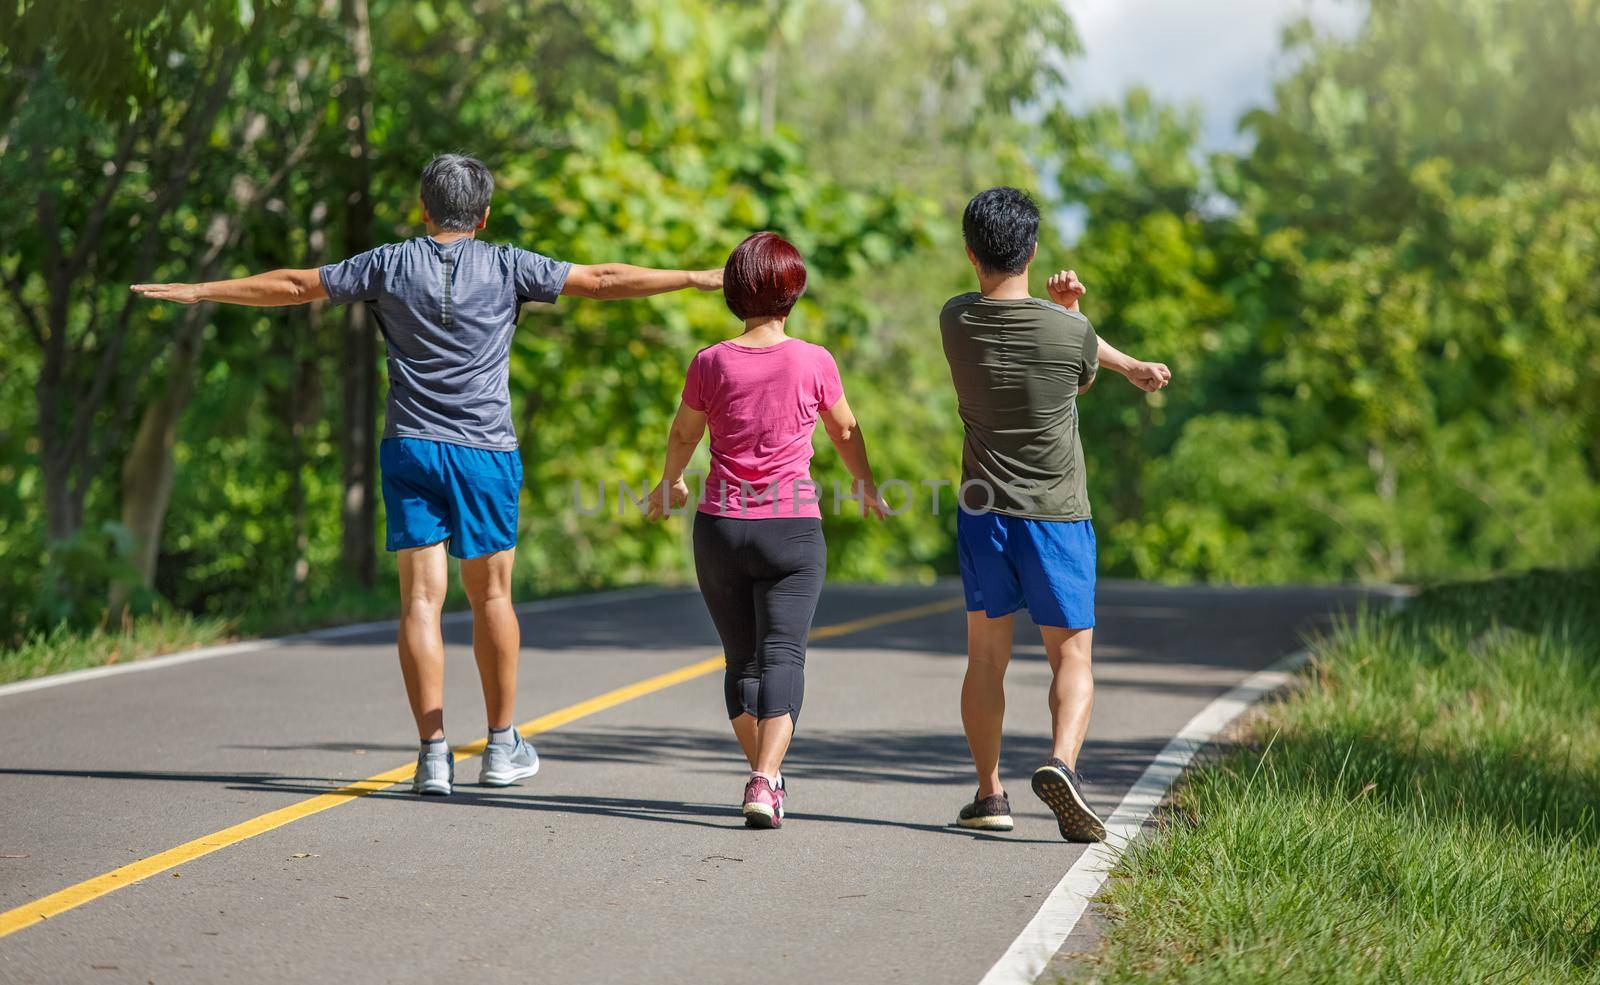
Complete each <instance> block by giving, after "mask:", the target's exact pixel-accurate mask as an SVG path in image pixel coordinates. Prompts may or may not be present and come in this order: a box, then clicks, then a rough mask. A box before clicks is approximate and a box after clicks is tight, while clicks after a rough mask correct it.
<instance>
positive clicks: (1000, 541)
mask: <svg viewBox="0 0 1600 985" xmlns="http://www.w3.org/2000/svg"><path fill="white" fill-rule="evenodd" d="M956 548H957V551H958V552H959V553H960V555H961V587H962V589H963V590H965V592H966V596H967V611H968V612H979V611H981V612H983V613H984V615H986V616H988V617H989V618H990V619H999V618H1000V617H1001V616H1008V615H1010V614H1011V613H1013V612H1016V611H1017V610H1018V609H1020V608H1022V607H1023V606H1024V605H1026V606H1027V607H1028V616H1029V617H1030V618H1032V619H1033V622H1034V625H1036V626H1054V627H1057V628H1060V629H1088V628H1090V627H1092V626H1093V625H1094V567H1095V548H1094V526H1093V524H1091V523H1090V522H1089V521H1088V520H1025V519H1023V518H1022V517H1018V516H1006V515H1005V514H1003V513H968V512H967V511H966V510H960V511H958V515H957V517H956Z"/></svg>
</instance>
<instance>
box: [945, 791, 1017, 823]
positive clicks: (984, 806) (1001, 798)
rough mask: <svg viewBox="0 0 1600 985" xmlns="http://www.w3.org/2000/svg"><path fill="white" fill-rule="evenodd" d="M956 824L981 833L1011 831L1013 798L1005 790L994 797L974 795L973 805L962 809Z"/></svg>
mask: <svg viewBox="0 0 1600 985" xmlns="http://www.w3.org/2000/svg"><path fill="white" fill-rule="evenodd" d="M956 824H957V826H959V827H963V828H975V829H977V830H979V831H1010V830H1011V828H1012V824H1011V798H1010V797H1007V796H1006V794H1005V791H1004V790H1002V791H1000V792H999V793H997V794H995V795H994V796H992V797H979V796H977V795H976V794H974V795H973V798H972V803H970V804H968V805H967V806H965V807H963V808H961V813H960V814H959V815H957V816H956Z"/></svg>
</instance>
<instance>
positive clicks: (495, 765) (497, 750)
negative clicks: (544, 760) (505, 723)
mask: <svg viewBox="0 0 1600 985" xmlns="http://www.w3.org/2000/svg"><path fill="white" fill-rule="evenodd" d="M512 734H513V735H515V736H516V737H517V741H516V744H515V745H513V744H511V743H509V742H507V743H500V742H491V743H489V744H488V745H487V746H485V747H484V749H483V766H482V767H481V768H480V769H479V771H478V782H479V783H481V784H483V785H484V786H486V787H509V786H511V785H512V784H513V783H516V782H517V781H518V780H526V779H527V778H528V777H530V776H532V775H534V774H535V773H537V772H539V751H538V750H537V749H535V748H533V743H531V742H529V741H528V740H527V739H524V738H523V737H522V733H521V732H513V733H512Z"/></svg>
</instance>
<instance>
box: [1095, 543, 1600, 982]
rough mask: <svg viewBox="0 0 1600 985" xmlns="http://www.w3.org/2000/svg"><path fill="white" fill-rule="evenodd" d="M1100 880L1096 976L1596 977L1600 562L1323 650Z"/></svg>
mask: <svg viewBox="0 0 1600 985" xmlns="http://www.w3.org/2000/svg"><path fill="white" fill-rule="evenodd" d="M1314 655H1315V660H1314V663H1313V666H1312V668H1311V671H1310V676H1311V680H1310V681H1309V682H1308V686H1307V687H1306V688H1304V689H1302V690H1301V691H1299V692H1297V693H1295V694H1293V695H1291V696H1290V697H1288V698H1287V699H1285V700H1284V701H1282V702H1280V703H1277V704H1274V705H1272V706H1270V707H1269V708H1267V709H1265V710H1264V712H1263V713H1262V714H1261V715H1260V716H1258V717H1257V718H1256V719H1255V720H1254V721H1253V722H1252V723H1251V724H1250V726H1249V727H1248V731H1247V733H1246V736H1245V739H1244V741H1243V742H1242V743H1241V744H1240V745H1238V746H1236V747H1234V748H1232V749H1230V750H1228V751H1226V752H1224V753H1222V754H1221V755H1219V756H1217V757H1216V758H1214V759H1213V760H1212V761H1210V762H1209V763H1208V764H1207V765H1205V766H1204V767H1203V768H1200V769H1198V770H1196V771H1195V772H1194V773H1192V774H1191V775H1190V776H1189V777H1188V778H1187V779H1186V780H1185V782H1184V783H1183V784H1182V785H1181V787H1180V789H1179V790H1178V791H1177V793H1176V795H1175V797H1174V801H1173V805H1172V810H1171V811H1170V812H1169V813H1168V814H1167V815H1166V817H1165V818H1164V819H1163V821H1162V824H1161V826H1160V828H1159V829H1158V830H1157V831H1156V832H1155V833H1154V835H1153V836H1152V837H1149V838H1148V839H1146V840H1144V841H1142V842H1141V843H1139V844H1138V845H1137V846H1136V847H1135V848H1134V849H1133V850H1132V851H1131V852H1130V853H1129V854H1128V855H1127V856H1126V857H1125V859H1124V861H1123V862H1122V864H1121V865H1120V866H1119V868H1118V870H1117V872H1116V873H1115V874H1114V877H1113V879H1112V881H1111V882H1110V884H1109V886H1108V889H1107V892H1106V894H1105V899H1104V901H1105V904H1106V906H1107V910H1108V914H1109V917H1110V924H1111V926H1110V928H1109V930H1108V933H1107V939H1106V941H1105V943H1104V946H1103V949H1102V950H1101V952H1100V953H1099V954H1098V955H1097V956H1096V957H1095V958H1094V960H1093V961H1092V962H1091V964H1090V972H1091V975H1092V977H1094V978H1095V979H1096V980H1098V981H1102V982H1229V983H1238V982H1308V983H1309V982H1316V983H1341V982H1426V983H1433V982H1438V983H1458V982H1563V981H1583V982H1596V981H1600V823H1597V818H1596V811H1597V810H1600V572H1594V571H1589V572H1577V573H1548V572H1541V573H1535V574H1530V575H1525V576H1519V577H1515V578H1508V579H1501V580H1496V581H1489V582H1482V583H1475V584H1465V585H1453V586H1446V587H1442V588H1438V589H1435V590H1432V591H1429V592H1427V593H1425V594H1423V595H1422V596H1421V597H1420V598H1418V599H1417V600H1415V602H1414V603H1413V604H1412V606H1411V607H1410V608H1409V609H1407V610H1406V611H1405V612H1403V613H1400V614H1397V615H1384V616H1367V617H1363V618H1360V619H1358V620H1355V621H1354V622H1353V623H1352V624H1351V625H1348V626H1346V627H1344V628H1342V629H1341V630H1339V631H1338V632H1336V633H1334V634H1333V635H1332V636H1331V637H1330V638H1329V639H1327V640H1325V641H1323V642H1321V643H1320V644H1318V645H1317V646H1316V647H1314Z"/></svg>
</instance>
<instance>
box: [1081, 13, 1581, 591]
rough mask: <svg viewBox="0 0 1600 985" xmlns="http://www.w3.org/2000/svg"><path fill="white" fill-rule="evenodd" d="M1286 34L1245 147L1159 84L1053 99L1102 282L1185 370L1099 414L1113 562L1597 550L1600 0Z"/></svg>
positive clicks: (1126, 330) (1224, 567)
mask: <svg viewBox="0 0 1600 985" xmlns="http://www.w3.org/2000/svg"><path fill="white" fill-rule="evenodd" d="M1292 41H1293V42H1294V45H1295V48H1296V51H1295V54H1296V57H1297V66H1298V67H1297V68H1296V69H1295V70H1294V71H1293V72H1292V73H1290V74H1289V75H1288V76H1287V77H1286V78H1284V79H1283V80H1282V82H1281V83H1280V84H1279V85H1278V87H1277V92H1276V96H1275V100H1274V103H1273V105H1272V106H1271V107H1269V108H1266V109H1262V110H1259V111H1257V112H1255V113H1252V114H1251V115H1250V116H1248V117H1247V118H1246V120H1245V124H1246V127H1247V129H1248V130H1249V131H1250V132H1251V133H1252V134H1253V135H1254V137H1255V146H1254V148H1253V149H1252V150H1251V151H1249V152H1247V153H1245V154H1243V155H1242V156H1240V157H1237V158H1229V157H1223V158H1218V159H1215V160H1212V161H1210V162H1207V166H1206V167H1204V168H1200V167H1198V166H1197V165H1196V163H1195V162H1196V161H1197V160H1198V155H1197V154H1196V152H1195V149H1194V143H1193V126H1192V124H1190V123H1187V122H1186V121H1185V119H1184V118H1183V117H1182V116H1180V115H1177V114H1175V113H1173V112H1172V111H1170V110H1166V109H1164V108H1161V107H1154V106H1152V105H1151V104H1150V103H1149V101H1148V100H1147V99H1146V98H1145V97H1144V96H1143V95H1142V94H1138V93H1135V94H1134V95H1133V96H1132V97H1130V99H1129V100H1128V102H1127V105H1126V106H1125V107H1122V108H1121V109H1120V110H1119V111H1113V110H1101V111H1098V112H1096V113H1091V114H1089V115H1088V116H1087V117H1086V118H1081V119H1079V118H1070V117H1067V116H1065V115H1058V117H1057V118H1055V119H1054V120H1053V124H1054V129H1055V130H1056V131H1057V132H1058V133H1059V134H1060V137H1059V138H1058V139H1059V141H1060V143H1061V144H1062V147H1063V150H1062V152H1061V156H1060V161H1061V165H1060V170H1061V173H1062V175H1063V178H1062V182H1063V185H1064V189H1065V192H1066V195H1067V197H1068V199H1069V200H1074V199H1075V200H1076V201H1078V202H1080V203H1081V205H1082V206H1083V207H1084V208H1085V209H1086V210H1087V213H1088V227H1087V232H1086V234H1085V236H1084V237H1083V239H1082V240H1081V241H1080V242H1079V243H1078V244H1077V246H1078V252H1079V254H1080V255H1081V257H1082V259H1081V260H1080V261H1079V262H1078V264H1077V267H1078V269H1079V272H1080V274H1082V275H1083V276H1084V277H1085V279H1086V281H1087V282H1088V283H1089V284H1090V287H1091V291H1092V292H1095V293H1091V295H1090V298H1089V299H1088V301H1087V302H1086V304H1089V305H1090V307H1089V310H1090V311H1091V312H1092V313H1093V315H1094V316H1095V317H1096V319H1097V322H1098V324H1099V325H1100V327H1101V329H1102V332H1103V334H1104V335H1105V336H1106V337H1107V338H1109V339H1111V340H1113V341H1114V342H1116V344H1118V345H1119V346H1120V347H1122V348H1124V349H1132V350H1134V351H1139V352H1146V353H1151V354H1154V356H1155V357H1159V358H1163V359H1165V360H1166V361H1168V362H1169V363H1171V364H1172V365H1173V368H1174V372H1175V374H1176V381H1175V383H1174V385H1173V386H1172V387H1171V389H1170V390H1168V391H1166V392H1164V393H1162V394H1160V395H1157V396H1154V397H1150V398H1143V399H1141V398H1137V397H1133V398H1132V399H1130V397H1131V395H1127V394H1122V395H1114V397H1113V399H1114V400H1115V401H1116V403H1117V404H1118V405H1120V406H1118V408H1117V410H1116V411H1115V412H1101V408H1100V407H1098V406H1096V407H1095V408H1094V412H1090V411H1089V410H1088V409H1086V411H1085V415H1084V419H1085V422H1086V424H1085V431H1086V437H1085V444H1086V446H1087V447H1088V448H1089V450H1090V456H1091V463H1090V466H1091V469H1093V470H1094V471H1093V474H1094V475H1095V476H1097V480H1098V481H1097V486H1096V492H1095V495H1096V497H1097V505H1098V506H1099V513H1100V516H1101V518H1102V521H1103V522H1107V521H1109V522H1110V523H1112V524H1114V526H1115V531H1116V534H1115V535H1114V536H1112V537H1107V538H1104V542H1105V543H1106V545H1107V546H1106V557H1107V560H1108V561H1109V562H1110V563H1111V564H1112V566H1113V567H1114V568H1116V569H1118V570H1127V571H1129V572H1130V573H1134V574H1138V575H1141V576H1144V577H1155V578H1182V577H1200V578H1208V579H1220V580H1228V581H1270V580H1277V579H1283V578H1288V579H1294V580H1307V579H1315V580H1323V579H1340V578H1375V579H1389V580H1394V579H1415V578H1427V577H1439V576H1445V575H1449V574H1452V573H1462V572H1471V571H1480V572H1486V571H1492V570H1499V569H1503V568H1508V567H1509V568H1519V567H1527V566H1530V565H1536V564H1545V563H1566V564H1572V563H1582V562H1583V561H1586V560H1588V559H1590V558H1592V557H1593V556H1594V553H1595V551H1596V549H1597V546H1600V541H1597V538H1596V537H1595V535H1594V533H1593V531H1594V530H1595V523H1596V521H1597V520H1600V443H1597V441H1596V436H1597V435H1600V414H1597V401H1596V397H1595V394H1596V392H1597V388H1596V383H1597V381H1600V349H1597V348H1596V346H1595V345H1594V341H1595V340H1596V339H1597V338H1600V286H1597V281H1596V280H1595V278H1594V277H1593V263H1592V258H1593V256H1594V250H1595V245H1596V232H1595V230H1596V229H1597V228H1600V167H1597V166H1596V164H1595V161H1596V159H1597V158H1596V153H1595V151H1596V150H1597V144H1596V139H1597V137H1600V124H1597V121H1600V115H1597V113H1600V111H1597V109H1596V107H1597V105H1600V81H1597V79H1596V77H1595V76H1594V73H1585V72H1582V71H1581V70H1579V69H1577V67H1576V66H1578V65H1583V64H1593V63H1595V62H1596V61H1600V12H1597V11H1596V10H1595V9H1594V8H1593V5H1586V4H1572V3H1568V2H1566V0H1540V2H1535V3H1512V2H1508V0H1484V2H1474V3H1468V4H1457V3H1443V2H1433V0H1430V2H1421V3H1406V4H1393V3H1376V4H1374V5H1373V6H1372V8H1371V12H1370V15H1369V17H1368V19H1367V21H1366V24H1365V26H1364V28H1363V29H1362V31H1361V32H1360V34H1359V35H1358V36H1357V37H1355V38H1353V39H1349V40H1339V39H1331V38H1320V37H1316V36H1315V35H1312V34H1310V33H1309V32H1308V30H1306V29H1301V30H1300V31H1299V32H1298V34H1297V35H1295V36H1294V37H1293V38H1292ZM1097 288H1098V290H1096V289H1097ZM1102 305H1103V307H1101V306H1102ZM1098 398H1099V394H1098V393H1097V394H1095V395H1093V396H1091V398H1090V400H1091V401H1092V400H1095V399H1098ZM1087 403H1088V401H1086V406H1087ZM1113 449H1114V450H1115V451H1113ZM1108 478H1109V479H1110V481H1109V483H1108V482H1107V481H1106V480H1107V479H1108ZM1108 514H1109V515H1108Z"/></svg>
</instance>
